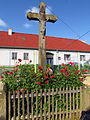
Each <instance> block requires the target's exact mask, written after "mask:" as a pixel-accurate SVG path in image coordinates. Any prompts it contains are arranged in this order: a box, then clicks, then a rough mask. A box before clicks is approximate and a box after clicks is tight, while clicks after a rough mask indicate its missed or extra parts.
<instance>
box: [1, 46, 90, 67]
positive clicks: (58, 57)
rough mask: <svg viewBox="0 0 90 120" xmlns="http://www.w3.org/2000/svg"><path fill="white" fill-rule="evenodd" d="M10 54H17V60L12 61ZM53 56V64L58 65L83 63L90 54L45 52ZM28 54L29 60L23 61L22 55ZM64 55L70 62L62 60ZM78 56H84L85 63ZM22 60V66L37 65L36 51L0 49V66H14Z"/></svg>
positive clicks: (89, 57)
mask: <svg viewBox="0 0 90 120" xmlns="http://www.w3.org/2000/svg"><path fill="white" fill-rule="evenodd" d="M12 52H17V60H12ZM47 52H49V53H52V54H53V64H54V65H59V64H62V63H68V62H71V61H72V62H79V63H80V64H83V63H85V62H86V61H87V60H89V59H90V53H85V52H68V51H47ZM24 53H29V59H28V60H23V54H24ZM64 54H69V55H70V60H64ZM80 55H85V61H80ZM19 58H20V59H22V64H24V63H29V61H30V60H32V62H31V63H30V64H38V50H31V49H6V48H5V49H4V48H3V49H2V48H1V49H0V66H4V65H5V66H13V65H16V64H17V62H18V59H19Z"/></svg>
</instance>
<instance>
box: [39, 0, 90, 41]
mask: <svg viewBox="0 0 90 120" xmlns="http://www.w3.org/2000/svg"><path fill="white" fill-rule="evenodd" d="M39 2H41V0H39ZM45 3H46V4H47V2H46V0H45ZM47 9H49V10H50V12H51V13H52V14H54V15H55V16H57V15H56V14H55V13H54V12H53V11H52V10H51V9H50V8H49V7H48V4H47ZM58 20H60V21H61V22H62V23H63V24H64V25H66V26H67V27H68V28H69V29H70V30H71V31H72V32H73V33H74V34H75V35H76V36H77V37H78V38H77V40H78V39H81V38H82V37H83V36H85V35H86V34H87V33H89V32H90V30H88V31H87V32H86V33H84V34H83V35H79V34H78V33H77V32H75V31H74V30H73V29H72V28H71V26H70V25H69V24H67V23H66V22H64V20H63V19H62V18H60V17H59V16H58Z"/></svg>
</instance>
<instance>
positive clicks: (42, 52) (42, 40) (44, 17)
mask: <svg viewBox="0 0 90 120" xmlns="http://www.w3.org/2000/svg"><path fill="white" fill-rule="evenodd" d="M45 9H46V4H45V3H44V2H41V3H40V5H39V13H32V12H28V13H27V18H28V19H29V20H37V21H39V42H38V47H39V55H38V58H39V59H38V65H40V66H42V67H43V70H44V71H46V36H45V35H46V22H52V23H54V22H56V20H57V17H56V16H55V15H48V14H45Z"/></svg>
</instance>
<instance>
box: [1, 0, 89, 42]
mask: <svg viewBox="0 0 90 120" xmlns="http://www.w3.org/2000/svg"><path fill="white" fill-rule="evenodd" d="M43 1H44V2H45V3H46V5H47V7H46V14H53V15H56V16H57V17H58V20H57V21H56V22H55V23H49V22H47V23H46V36H53V37H61V38H70V39H79V40H81V41H84V42H86V43H87V44H90V37H89V36H90V0H43ZM40 2H41V0H0V31H7V30H8V28H12V29H13V32H18V33H28V34H39V22H38V21H33V20H31V21H30V20H28V19H27V17H26V13H27V12H28V11H31V12H37V13H38V12H39V4H40Z"/></svg>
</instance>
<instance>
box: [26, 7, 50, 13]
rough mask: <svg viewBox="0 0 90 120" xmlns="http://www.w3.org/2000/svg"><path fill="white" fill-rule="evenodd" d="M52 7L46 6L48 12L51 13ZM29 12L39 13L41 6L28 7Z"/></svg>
mask: <svg viewBox="0 0 90 120" xmlns="http://www.w3.org/2000/svg"><path fill="white" fill-rule="evenodd" d="M51 10H52V8H51V7H50V6H48V7H46V14H51ZM28 12H34V13H39V8H38V7H32V8H31V9H28V10H27V11H26V13H28Z"/></svg>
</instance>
